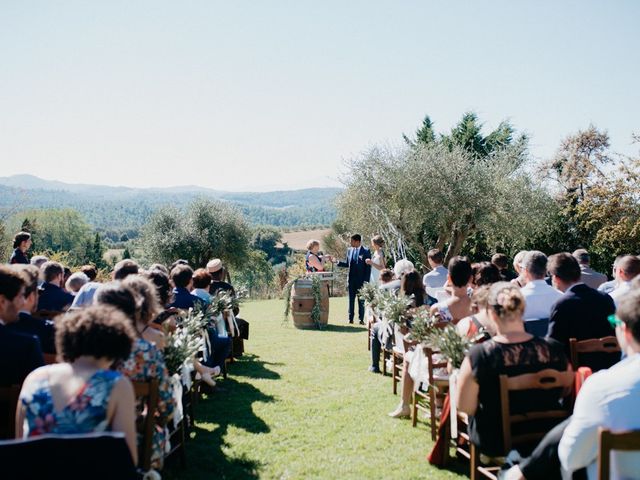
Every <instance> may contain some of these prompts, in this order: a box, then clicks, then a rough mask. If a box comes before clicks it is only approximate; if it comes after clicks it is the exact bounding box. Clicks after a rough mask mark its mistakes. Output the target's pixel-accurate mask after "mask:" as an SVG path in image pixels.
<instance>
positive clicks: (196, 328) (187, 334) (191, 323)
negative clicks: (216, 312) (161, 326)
mask: <svg viewBox="0 0 640 480" xmlns="http://www.w3.org/2000/svg"><path fill="white" fill-rule="evenodd" d="M177 323H178V327H177V328H176V329H175V330H174V331H171V330H169V329H166V330H165V335H166V346H165V349H164V351H163V355H164V360H165V363H166V364H167V369H168V370H169V374H170V375H173V374H175V373H180V370H181V368H182V366H183V365H184V364H185V362H187V361H190V360H191V359H192V358H193V357H194V356H195V354H196V353H198V351H199V350H200V348H201V347H202V345H203V337H202V330H203V329H204V327H205V326H206V324H207V317H206V314H205V312H195V311H194V310H193V309H190V310H189V312H188V313H187V315H186V316H185V315H182V316H180V317H179V318H178V322H177Z"/></svg>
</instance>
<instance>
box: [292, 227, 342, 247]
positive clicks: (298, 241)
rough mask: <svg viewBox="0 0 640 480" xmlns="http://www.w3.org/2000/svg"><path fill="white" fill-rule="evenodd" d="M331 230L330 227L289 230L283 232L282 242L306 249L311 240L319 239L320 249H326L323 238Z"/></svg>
mask: <svg viewBox="0 0 640 480" xmlns="http://www.w3.org/2000/svg"><path fill="white" fill-rule="evenodd" d="M329 232H331V229H330V228H322V229H319V230H304V231H300V232H287V233H283V234H282V242H283V243H286V244H287V245H289V247H291V248H293V249H294V250H306V248H307V242H308V241H309V240H318V241H319V242H320V250H322V249H324V245H323V244H322V239H323V238H324V236H325V235H327V234H328V233H329Z"/></svg>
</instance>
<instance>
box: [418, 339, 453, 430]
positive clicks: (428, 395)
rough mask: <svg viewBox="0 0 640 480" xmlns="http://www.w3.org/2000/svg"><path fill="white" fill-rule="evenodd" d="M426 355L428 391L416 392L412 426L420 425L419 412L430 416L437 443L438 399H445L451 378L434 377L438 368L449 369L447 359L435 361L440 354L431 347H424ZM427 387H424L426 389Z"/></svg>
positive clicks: (430, 423)
mask: <svg viewBox="0 0 640 480" xmlns="http://www.w3.org/2000/svg"><path fill="white" fill-rule="evenodd" d="M423 350H424V354H425V356H426V357H427V365H428V371H429V384H428V385H426V387H427V390H426V391H422V390H419V389H418V390H414V391H413V399H412V408H411V424H412V425H413V426H414V427H415V426H416V425H417V423H418V411H420V412H423V413H424V414H425V415H426V414H429V418H430V421H429V425H430V427H431V440H433V441H435V440H436V437H437V436H438V419H437V417H436V397H437V398H444V396H445V394H446V390H448V388H449V378H440V377H437V376H436V375H434V373H433V372H434V370H435V369H437V368H447V360H446V359H445V358H443V359H441V360H440V361H437V362H436V361H434V356H435V355H437V354H438V353H439V352H436V351H434V350H432V349H431V348H429V347H424V349H423ZM424 386H425V385H423V387H424Z"/></svg>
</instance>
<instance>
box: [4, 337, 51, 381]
mask: <svg viewBox="0 0 640 480" xmlns="http://www.w3.org/2000/svg"><path fill="white" fill-rule="evenodd" d="M42 365H44V358H43V357H42V350H41V349H40V341H39V340H38V337H35V336H33V335H26V334H24V333H19V332H15V331H12V330H10V329H8V328H7V327H6V326H5V325H0V385H2V386H8V385H20V384H22V382H23V381H24V379H25V377H26V376H27V375H29V373H31V372H32V371H33V370H35V369H36V368H38V367H41V366H42Z"/></svg>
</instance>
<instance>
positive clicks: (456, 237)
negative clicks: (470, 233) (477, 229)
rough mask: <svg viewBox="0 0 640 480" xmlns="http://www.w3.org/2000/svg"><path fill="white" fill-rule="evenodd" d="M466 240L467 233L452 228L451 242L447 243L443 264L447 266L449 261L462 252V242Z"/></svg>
mask: <svg viewBox="0 0 640 480" xmlns="http://www.w3.org/2000/svg"><path fill="white" fill-rule="evenodd" d="M466 239H467V231H465V230H462V229H460V228H454V229H453V231H452V232H451V242H449V248H448V249H447V254H446V256H445V259H444V264H445V265H448V264H449V260H451V259H452V258H453V257H455V256H456V255H458V254H459V253H460V251H461V250H462V246H463V245H464V241H465V240H466Z"/></svg>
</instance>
